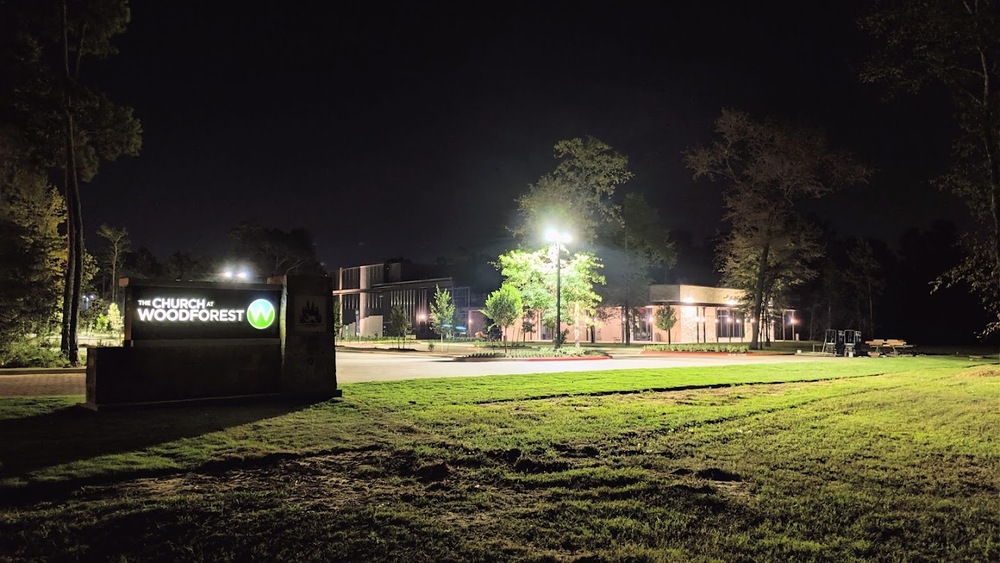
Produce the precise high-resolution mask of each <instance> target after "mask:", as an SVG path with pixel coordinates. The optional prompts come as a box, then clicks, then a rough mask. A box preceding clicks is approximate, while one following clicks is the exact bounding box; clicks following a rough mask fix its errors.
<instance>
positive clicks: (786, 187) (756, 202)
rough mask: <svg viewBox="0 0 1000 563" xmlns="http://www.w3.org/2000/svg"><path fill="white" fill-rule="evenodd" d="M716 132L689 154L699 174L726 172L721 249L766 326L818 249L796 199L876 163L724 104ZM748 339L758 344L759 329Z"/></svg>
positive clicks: (729, 274)
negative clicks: (768, 312) (779, 294)
mask: <svg viewBox="0 0 1000 563" xmlns="http://www.w3.org/2000/svg"><path fill="white" fill-rule="evenodd" d="M715 130H716V133H717V139H716V140H715V142H713V143H712V144H711V145H709V146H706V147H698V148H695V149H693V150H690V151H688V152H687V153H686V154H685V161H686V164H687V167H688V168H690V169H691V170H693V171H694V177H695V178H696V179H697V178H701V177H707V178H708V179H709V180H722V181H724V182H726V183H727V184H728V185H727V188H726V190H725V192H724V193H723V201H724V203H725V208H726V212H725V215H724V217H725V219H726V220H727V221H729V223H730V225H731V227H732V230H731V232H730V234H729V235H728V236H727V237H726V238H725V239H724V241H723V243H722V244H721V245H720V246H719V248H718V252H717V256H718V261H719V265H720V269H721V270H722V272H723V274H724V276H725V278H726V281H727V283H731V284H733V285H735V286H736V287H738V288H740V289H743V290H745V291H746V292H747V295H748V301H749V309H750V312H751V315H752V318H753V319H755V320H756V321H757V325H758V326H761V324H762V323H761V321H762V319H763V314H764V311H765V307H766V305H767V302H768V300H769V299H770V298H771V297H772V296H774V294H775V292H776V291H778V290H780V289H784V288H786V287H787V285H788V284H790V283H794V280H795V279H796V278H795V277H791V276H789V275H788V273H789V272H793V271H794V273H795V274H794V275H797V276H800V277H801V276H808V275H809V272H810V271H811V270H810V269H809V268H808V267H807V265H808V262H809V260H810V259H812V258H815V253H816V252H819V251H820V248H819V245H818V244H817V243H816V234H815V231H814V230H812V229H805V228H804V222H803V221H802V220H800V219H799V217H798V215H797V214H796V211H795V205H796V203H798V202H800V201H802V200H805V199H812V198H818V197H821V196H823V195H825V194H828V193H830V192H832V191H834V190H836V189H838V188H840V187H842V186H846V185H852V184H857V183H862V182H866V181H867V180H868V177H869V176H870V174H871V173H870V171H869V170H868V169H867V168H865V167H864V166H862V165H860V164H858V163H856V162H855V161H854V159H853V157H852V156H851V155H849V154H848V153H845V152H837V151H833V150H831V149H829V148H828V147H827V144H826V140H825V138H824V136H823V134H822V133H820V132H819V131H814V130H808V129H800V128H795V127H791V126H788V125H780V124H777V123H773V122H770V121H755V120H753V119H752V118H751V117H750V116H749V115H747V114H745V113H743V112H739V111H734V110H729V109H724V110H723V111H722V115H721V116H720V117H719V118H718V119H717V120H716V122H715ZM750 347H751V348H753V349H759V348H760V339H759V334H758V332H756V331H755V332H754V333H753V336H752V338H751V341H750Z"/></svg>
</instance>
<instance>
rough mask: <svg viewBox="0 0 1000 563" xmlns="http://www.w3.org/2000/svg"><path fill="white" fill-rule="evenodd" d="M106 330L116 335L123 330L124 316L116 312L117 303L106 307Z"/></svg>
mask: <svg viewBox="0 0 1000 563" xmlns="http://www.w3.org/2000/svg"><path fill="white" fill-rule="evenodd" d="M108 329H109V330H110V331H111V332H117V333H121V332H123V331H124V330H125V316H124V315H122V314H121V311H119V310H118V304H117V303H112V304H110V305H108Z"/></svg>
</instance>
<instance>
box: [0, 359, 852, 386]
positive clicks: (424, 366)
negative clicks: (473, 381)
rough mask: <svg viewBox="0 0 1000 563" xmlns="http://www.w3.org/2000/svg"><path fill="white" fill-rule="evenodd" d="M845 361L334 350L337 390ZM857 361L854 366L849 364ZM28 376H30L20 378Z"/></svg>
mask: <svg viewBox="0 0 1000 563" xmlns="http://www.w3.org/2000/svg"><path fill="white" fill-rule="evenodd" d="M838 360H839V361H845V360H844V359H843V358H839V359H838V358H815V357H807V356H794V355H792V356H789V355H785V356H763V355H740V356H705V355H699V354H691V355H687V354H683V355H680V354H678V355H666V356H658V355H652V356H638V355H634V354H633V355H627V356H624V357H623V356H618V357H616V358H614V359H610V360H607V359H606V360H592V361H588V360H564V361H544V362H539V361H528V360H508V361H501V362H455V361H452V358H448V357H441V356H435V355H429V354H427V353H426V352H424V353H419V352H417V353H406V352H399V353H373V352H367V353H366V352H357V351H346V350H338V352H337V382H338V383H339V384H341V385H343V384H350V383H360V382H364V381H390V380H399V379H420V378H428V377H469V376H477V375H509V374H517V373H522V374H524V373H556V372H567V371H605V370H619V369H669V368H678V367H695V366H699V367H709V366H724V365H738V364H744V365H745V364H779V363H781V364H783V363H794V362H808V361H838ZM850 361H855V360H850ZM25 371H30V372H31V373H24V372H25ZM86 392H87V390H86V375H85V374H84V373H83V371H82V370H81V369H76V370H62V371H58V372H46V370H10V371H8V370H3V371H0V397H18V396H20V397H24V396H39V395H84V394H86Z"/></svg>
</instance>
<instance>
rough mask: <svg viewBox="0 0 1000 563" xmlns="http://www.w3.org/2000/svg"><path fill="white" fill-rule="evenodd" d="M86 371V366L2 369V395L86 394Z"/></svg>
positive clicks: (0, 395)
mask: <svg viewBox="0 0 1000 563" xmlns="http://www.w3.org/2000/svg"><path fill="white" fill-rule="evenodd" d="M85 372H86V370H85V369H84V368H67V369H58V368H49V369H2V370H0V397H28V396H38V395H85V394H86V393H87V376H86V373H85Z"/></svg>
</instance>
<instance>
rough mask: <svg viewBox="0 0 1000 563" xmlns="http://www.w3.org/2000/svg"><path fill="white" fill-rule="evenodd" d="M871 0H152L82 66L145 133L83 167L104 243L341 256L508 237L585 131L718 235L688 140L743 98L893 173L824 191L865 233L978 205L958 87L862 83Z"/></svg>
mask: <svg viewBox="0 0 1000 563" xmlns="http://www.w3.org/2000/svg"><path fill="white" fill-rule="evenodd" d="M821 4H822V5H821ZM861 5H862V2H853V1H842V2H826V3H814V2H801V1H798V2H790V1H772V2H766V3H755V2H744V1H726V2H723V1H716V2H712V1H705V2H683V3H682V2H628V3H626V2H558V3H549V2H545V3H541V2H538V3H523V4H522V3H514V2H497V3H477V2H465V3H444V2H398V3H396V2H374V1H360V2H295V3H277V2H268V3H262V2H253V1H240V2H200V1H199V2H195V1H190V0H179V1H171V2H133V3H132V24H131V25H130V27H129V29H128V31H127V32H126V34H124V35H123V36H121V37H119V39H118V41H117V44H118V46H119V50H120V54H118V55H117V56H114V57H112V58H110V59H108V60H106V61H101V62H92V63H90V66H87V67H85V68H84V73H85V74H84V75H85V77H86V78H87V79H89V80H90V81H91V82H94V83H96V84H99V85H101V86H102V87H103V88H104V89H105V90H106V91H108V93H109V94H110V95H111V97H112V98H113V99H115V100H116V101H118V102H120V103H123V104H127V105H131V106H133V107H134V108H135V110H136V113H137V115H138V116H139V118H140V119H141V120H142V123H143V128H144V138H143V145H144V146H143V150H142V154H141V155H140V156H139V157H138V158H126V159H123V160H120V161H118V162H114V163H106V164H105V165H104V166H103V168H102V170H101V173H100V175H99V176H98V177H97V178H96V179H95V181H94V182H93V183H92V184H91V185H89V186H85V187H84V193H83V199H84V219H85V221H87V224H88V233H91V234H90V235H89V238H90V243H89V244H90V246H91V247H93V246H95V245H97V244H99V241H98V240H97V239H96V236H94V235H93V234H92V233H93V232H94V230H95V229H96V227H97V225H99V224H100V223H104V222H106V223H110V224H112V225H114V226H123V227H126V228H127V229H128V230H129V232H130V233H131V238H132V241H133V246H134V247H138V246H139V245H145V246H147V247H148V248H150V249H151V250H152V251H153V252H154V253H156V254H157V255H159V256H161V258H162V257H165V256H166V255H167V254H169V253H172V252H174V251H175V250H182V251H188V252H193V253H195V254H203V255H217V254H219V253H222V252H225V251H226V250H228V249H229V248H230V247H231V241H230V240H229V239H228V238H227V236H226V233H227V232H228V231H229V229H230V228H232V227H233V226H234V225H235V224H236V223H238V222H239V221H241V220H244V219H252V220H257V221H259V222H261V223H262V224H264V225H266V226H272V227H279V228H283V229H291V228H295V227H304V228H306V229H308V230H309V231H310V232H311V233H312V234H313V235H314V237H315V240H316V244H317V250H318V254H319V258H320V260H322V261H323V262H324V263H325V265H326V266H327V267H328V268H333V267H337V266H349V265H355V264H359V263H370V262H377V261H380V260H383V259H385V258H389V257H398V256H404V257H407V258H411V259H414V260H427V261H430V260H434V259H435V258H436V257H438V256H458V255H460V254H461V253H462V251H463V249H465V250H466V251H470V252H474V253H479V252H486V253H488V254H491V255H495V254H496V253H497V252H499V251H501V250H504V249H506V248H509V247H510V246H511V245H512V241H511V240H510V238H509V234H508V232H507V230H506V228H507V226H509V225H512V224H513V222H514V220H515V211H516V207H515V203H514V199H515V198H516V197H517V196H518V195H519V194H521V193H523V192H524V190H525V189H526V186H527V185H528V184H529V183H532V182H534V181H535V180H537V179H538V177H539V176H541V175H543V174H545V173H546V172H548V171H550V170H551V169H552V168H553V167H554V165H555V161H554V160H553V159H552V145H553V144H554V143H555V142H556V141H558V140H560V139H565V138H571V137H576V136H583V135H592V136H595V137H597V138H599V139H601V140H603V141H605V142H607V143H609V144H610V145H612V146H613V147H615V148H616V149H617V150H619V151H620V152H622V153H624V154H625V155H627V156H628V157H629V159H630V163H631V167H632V169H633V171H634V172H635V175H636V177H635V179H634V180H633V181H632V182H630V183H629V184H627V185H626V186H625V187H623V188H622V190H623V192H627V191H632V190H636V191H641V192H643V193H644V194H645V195H646V197H647V199H648V200H649V201H650V202H651V203H652V204H653V205H654V206H655V207H656V208H657V209H658V210H659V211H660V214H661V216H662V217H663V219H664V226H665V227H667V228H668V229H670V230H672V231H675V232H678V233H680V232H687V233H689V234H690V235H691V236H693V237H694V239H695V240H696V241H701V240H704V239H706V238H707V237H710V236H711V235H713V234H714V233H715V232H716V231H717V229H719V228H722V225H721V224H720V223H719V217H720V215H721V203H720V198H719V192H720V190H721V188H722V186H721V185H713V184H710V183H706V182H694V181H692V180H691V174H690V172H689V171H687V170H686V169H685V168H684V166H683V163H682V158H681V153H682V151H683V150H684V149H686V148H688V147H691V146H694V145H697V144H702V143H707V142H709V141H710V140H711V134H712V121H713V120H714V119H715V118H716V117H717V115H718V114H719V111H720V109H721V108H722V107H733V108H736V109H741V110H745V111H748V112H750V113H751V114H752V115H754V116H755V117H758V118H762V117H765V116H770V117H775V118H778V119H789V120H793V121H799V122H802V123H804V124H808V125H813V126H819V127H823V128H825V129H826V130H827V131H828V133H829V136H830V139H831V142H832V144H833V145H834V146H837V147H842V148H847V149H849V150H852V151H854V152H855V153H856V155H857V156H858V157H859V158H860V159H861V160H863V161H865V162H866V163H868V164H869V165H871V166H873V167H875V168H877V169H878V170H879V173H878V174H877V175H876V176H875V177H874V179H873V181H872V183H871V185H869V186H866V187H860V188H854V189H851V190H848V191H845V192H842V193H840V194H838V195H836V196H834V197H831V198H828V199H826V200H823V201H822V203H821V204H819V205H815V206H813V209H812V210H813V211H815V212H816V213H817V215H818V217H819V218H820V219H821V220H823V221H826V222H828V224H830V225H831V226H833V227H835V228H836V229H837V230H838V231H840V232H842V233H844V234H849V235H863V236H874V237H878V238H882V239H884V240H887V241H889V242H890V243H892V242H893V241H895V240H897V239H898V237H899V235H900V234H901V233H902V232H903V231H904V230H905V229H907V228H909V227H926V226H927V225H929V224H930V223H931V222H932V221H934V220H935V219H939V218H947V219H953V220H958V221H961V220H963V217H964V211H963V209H962V207H961V204H960V203H958V202H957V200H954V199H953V198H952V197H951V196H948V195H946V194H941V193H938V192H936V191H935V190H934V189H933V188H931V187H929V186H928V184H927V179H928V178H930V177H932V176H933V175H935V174H937V173H939V172H941V171H942V170H943V167H944V166H945V164H946V158H947V155H948V146H949V143H950V139H951V136H952V134H953V129H952V125H951V124H950V123H951V122H950V108H949V106H948V103H947V100H946V99H944V98H943V97H942V96H940V95H938V94H936V93H935V92H933V91H932V92H929V93H927V94H925V95H922V96H918V97H903V98H900V99H897V100H894V101H892V102H890V103H885V102H883V100H882V93H883V92H882V90H881V89H880V88H879V87H876V86H871V85H865V84H861V83H860V81H859V80H858V78H857V72H856V68H857V66H858V65H859V64H860V62H861V60H862V59H863V57H864V55H865V53H867V52H868V51H869V50H870V49H871V48H872V47H871V44H870V41H869V40H868V39H867V38H866V37H865V36H864V35H863V34H862V33H861V32H859V31H857V30H856V26H855V23H854V22H855V20H856V18H857V17H858V15H859V14H860V13H861V10H862V6H861ZM682 259H683V257H682Z"/></svg>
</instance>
